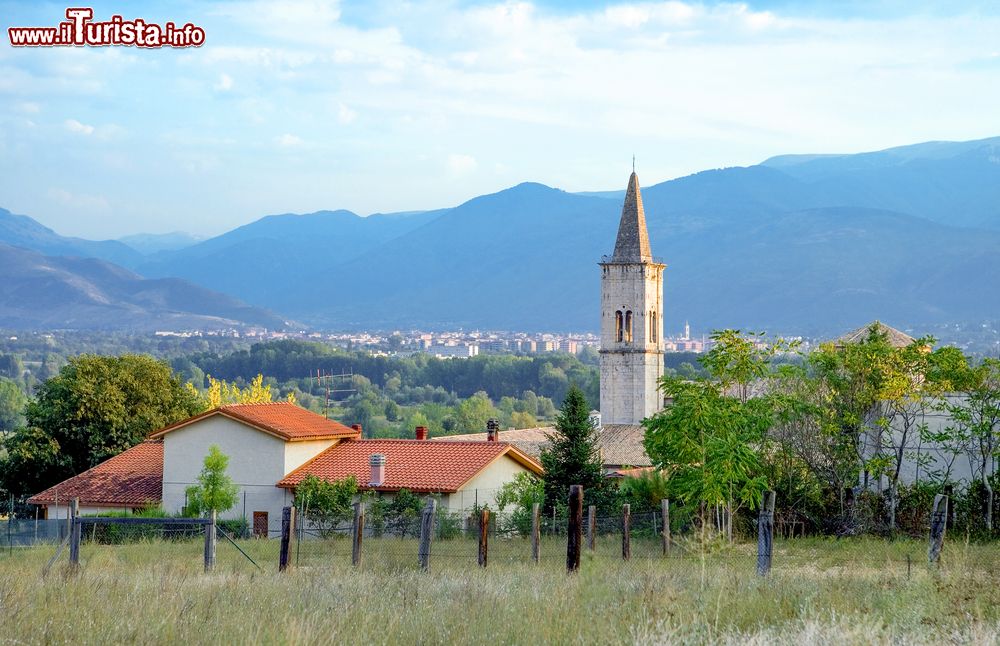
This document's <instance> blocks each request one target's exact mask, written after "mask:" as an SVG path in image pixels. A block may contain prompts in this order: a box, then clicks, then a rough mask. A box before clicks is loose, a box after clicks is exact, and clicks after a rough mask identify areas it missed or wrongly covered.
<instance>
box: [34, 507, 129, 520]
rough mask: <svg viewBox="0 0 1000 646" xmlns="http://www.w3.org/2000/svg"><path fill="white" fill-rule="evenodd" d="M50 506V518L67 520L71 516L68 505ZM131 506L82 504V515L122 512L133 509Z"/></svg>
mask: <svg viewBox="0 0 1000 646" xmlns="http://www.w3.org/2000/svg"><path fill="white" fill-rule="evenodd" d="M46 507H47V508H48V512H47V513H48V517H47V519H48V520H65V519H66V518H69V514H70V510H69V506H68V505H46ZM131 509H132V508H131V507H85V506H83V505H80V515H81V516H96V515H98V514H103V513H106V512H122V511H126V510H131Z"/></svg>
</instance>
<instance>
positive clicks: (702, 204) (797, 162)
mask: <svg viewBox="0 0 1000 646" xmlns="http://www.w3.org/2000/svg"><path fill="white" fill-rule="evenodd" d="M626 177H627V173H626V172H625V171H624V170H623V171H622V175H621V178H620V183H621V185H622V186H624V184H625V181H626ZM640 179H642V176H641V173H640ZM610 181H613V178H611V180H610ZM643 198H644V201H645V206H646V215H647V223H648V226H649V233H650V239H651V242H652V246H653V252H654V253H655V254H656V255H657V256H660V257H662V258H663V259H664V261H665V262H666V263H667V264H668V268H667V273H666V284H665V299H666V303H667V312H666V313H665V318H664V322H665V324H666V326H667V329H668V331H672V330H678V329H679V328H680V327H681V325H682V324H683V321H684V320H686V319H689V320H691V321H692V322H693V323H694V324H695V325H696V327H698V328H701V329H705V328H709V327H720V326H739V327H748V326H749V327H754V328H765V329H770V330H779V331H786V332H801V333H817V334H825V333H833V332H837V331H840V330H842V329H844V328H846V327H854V326H856V325H859V324H860V323H862V322H864V321H866V320H870V319H872V318H883V319H889V320H892V321H894V322H897V323H898V324H899V325H904V326H905V325H917V326H919V325H922V324H932V323H942V322H955V321H981V320H985V319H996V318H1000V310H998V307H997V305H996V304H997V303H998V302H1000V299H998V296H1000V280H997V278H998V276H997V272H998V269H997V268H998V267H1000V138H993V139H985V140H980V141H972V142H957V143H956V142H930V143H925V144H917V145H913V146H905V147H901V148H893V149H888V150H884V151H878V152H872V153H861V154H855V155H786V156H780V157H774V158H771V159H768V160H766V161H764V162H763V163H761V164H758V165H755V166H750V167H745V168H726V169H718V170H709V171H704V172H700V173H696V174H694V175H690V176H688V177H682V178H679V179H675V180H671V181H668V182H663V183H660V184H655V185H651V186H646V187H644V188H643ZM620 208H621V192H619V191H616V190H610V191H597V192H590V193H576V194H571V193H566V192H564V191H561V190H558V189H554V188H550V187H547V186H543V185H541V184H533V183H526V184H521V185H518V186H515V187H512V188H509V189H507V190H503V191H500V192H498V193H495V194H492V195H484V196H480V197H476V198H473V199H471V200H469V201H467V202H465V203H464V204H461V205H458V206H456V207H453V208H447V209H441V210H438V211H430V212H415V213H403V214H395V215H374V216H369V217H359V216H357V215H355V214H353V213H351V212H349V211H321V212H317V213H312V214H307V215H295V214H283V215H274V216H268V217H265V218H262V219H260V220H257V221H256V222H253V223H250V224H247V225H245V226H243V227H240V228H238V229H235V230H233V231H230V232H228V233H226V234H223V235H221V236H218V237H215V238H212V239H210V240H205V241H203V242H200V243H198V244H195V245H192V246H188V247H186V248H183V249H179V250H173V251H170V250H165V251H160V252H158V253H155V254H152V255H150V256H147V257H145V258H141V257H140V258H139V259H138V260H136V259H135V258H133V259H132V260H131V261H130V262H129V263H127V264H128V265H129V266H131V267H133V268H135V269H137V270H138V271H139V272H140V273H141V274H143V275H145V276H149V277H168V276H173V277H180V278H186V279H189V280H191V281H193V282H196V283H198V284H201V285H203V286H205V287H208V288H210V289H214V290H218V291H222V292H225V293H229V294H232V295H233V296H236V297H238V298H241V299H243V300H245V301H247V302H250V303H254V304H256V305H260V306H264V307H267V308H270V309H273V310H274V311H280V312H282V313H284V314H285V315H287V316H294V317H295V318H297V319H299V320H303V321H305V322H307V323H311V324H314V325H317V326H322V327H329V328H349V327H381V328H392V327H402V326H416V327H448V328H454V327H459V326H463V327H485V328H510V329H522V330H544V329H549V330H566V329H576V330H583V329H590V330H593V329H595V328H596V326H597V322H598V318H597V307H598V294H599V292H598V289H599V274H598V270H597V266H596V263H597V262H598V261H599V260H600V258H601V255H603V254H606V253H610V252H611V247H612V245H613V242H614V236H615V227H616V226H617V222H618V216H619V212H620ZM35 224H37V223H35ZM38 227H41V225H38ZM41 228H42V229H44V227H41ZM45 231H48V233H49V234H51V235H52V236H54V235H55V234H54V233H52V232H51V231H49V230H48V229H45ZM0 232H2V229H0ZM42 237H43V238H44V236H42ZM50 237H51V236H50ZM0 239H2V238H0ZM56 240H57V241H58V240H75V239H62V238H59V237H58V236H57V237H56ZM50 242H51V240H50ZM85 242H87V241H76V247H75V248H76V253H78V254H79V253H82V252H81V251H80V248H81V244H80V243H85ZM63 244H68V243H63ZM90 244H92V245H103V244H106V243H90ZM84 246H85V245H84ZM102 250H103V248H102ZM83 251H88V250H87V249H83ZM90 251H91V253H89V254H86V255H95V254H94V253H93V250H90Z"/></svg>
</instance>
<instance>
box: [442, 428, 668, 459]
mask: <svg viewBox="0 0 1000 646" xmlns="http://www.w3.org/2000/svg"><path fill="white" fill-rule="evenodd" d="M555 430H556V429H555V428H553V427H551V426H540V427H538V428H522V429H517V430H510V431H500V437H499V438H498V439H499V440H500V441H501V442H509V443H511V444H513V445H514V446H516V447H517V448H519V449H521V450H522V451H524V452H525V453H527V454H528V455H530V456H531V457H533V458H538V457H540V456H541V454H542V449H544V448H545V447H546V446H548V443H549V438H548V434H549V433H554V432H555ZM645 435H646V433H645V430H644V429H643V428H642V425H641V424H605V425H604V426H603V427H601V428H600V429H599V430H598V433H597V440H598V447H599V448H600V451H601V461H602V462H603V463H604V466H605V467H607V468H617V467H646V466H650V465H651V464H652V462H650V460H649V457H648V456H647V455H646V449H645V448H644V447H643V445H642V440H643V438H644V437H645ZM432 439H434V440H435V441H438V442H468V441H474V442H475V441H480V442H485V441H486V433H469V434H465V435H444V436H441V437H435V438H432Z"/></svg>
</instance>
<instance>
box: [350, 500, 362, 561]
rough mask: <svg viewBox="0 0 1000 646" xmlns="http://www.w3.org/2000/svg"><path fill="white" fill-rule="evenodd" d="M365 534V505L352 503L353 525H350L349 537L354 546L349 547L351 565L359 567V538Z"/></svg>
mask: <svg viewBox="0 0 1000 646" xmlns="http://www.w3.org/2000/svg"><path fill="white" fill-rule="evenodd" d="M364 533H365V503H363V502H356V503H354V523H353V524H352V525H351V536H352V537H353V538H354V545H352V546H351V565H354V566H358V565H361V538H362V537H363V536H364Z"/></svg>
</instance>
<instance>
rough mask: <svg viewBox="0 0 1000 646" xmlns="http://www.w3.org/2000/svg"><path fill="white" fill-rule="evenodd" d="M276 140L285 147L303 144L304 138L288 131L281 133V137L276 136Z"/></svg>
mask: <svg viewBox="0 0 1000 646" xmlns="http://www.w3.org/2000/svg"><path fill="white" fill-rule="evenodd" d="M274 142H275V143H276V144H278V145H279V146H282V147H284V148H292V147H294V146H301V145H302V139H301V138H300V137H297V136H295V135H291V134H287V133H286V134H283V135H281V136H280V137H275V139H274Z"/></svg>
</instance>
